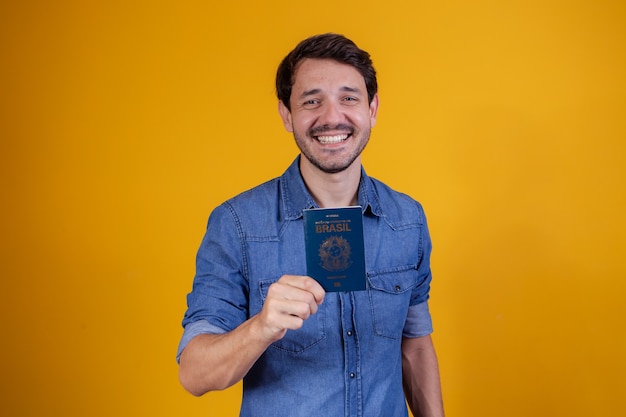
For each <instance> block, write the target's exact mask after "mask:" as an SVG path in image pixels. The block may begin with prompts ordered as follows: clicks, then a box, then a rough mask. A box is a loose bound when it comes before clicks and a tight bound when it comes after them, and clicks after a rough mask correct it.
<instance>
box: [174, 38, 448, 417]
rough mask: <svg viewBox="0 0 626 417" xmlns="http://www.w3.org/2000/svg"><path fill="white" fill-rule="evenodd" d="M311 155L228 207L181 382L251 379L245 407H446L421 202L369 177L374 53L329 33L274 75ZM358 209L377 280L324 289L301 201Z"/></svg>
mask: <svg viewBox="0 0 626 417" xmlns="http://www.w3.org/2000/svg"><path fill="white" fill-rule="evenodd" d="M276 90H277V95H278V99H279V104H278V106H279V113H280V116H281V118H282V121H283V124H284V126H285V128H286V129H287V131H289V132H292V133H293V135H294V137H295V141H296V143H297V145H298V147H299V149H300V155H299V156H298V157H297V158H296V160H295V161H294V162H293V164H292V165H291V166H290V167H289V168H288V169H287V171H286V172H285V173H284V174H283V175H282V176H281V177H279V178H276V179H274V180H272V181H269V182H267V183H264V184H262V185H260V186H258V187H256V188H254V189H252V190H249V191H246V192H244V193H242V194H240V195H238V196H236V197H234V198H232V199H231V200H228V201H226V202H224V203H223V204H222V205H220V206H219V207H217V208H216V209H215V210H214V211H213V213H212V214H211V216H210V218H209V223H208V226H207V231H206V234H205V237H204V239H203V241H202V244H201V246H200V249H199V251H198V256H197V268H196V277H195V279H194V284H193V289H192V292H191V293H190V294H189V295H188V297H187V303H188V309H187V312H186V314H185V318H184V320H183V327H184V333H183V337H182V340H181V343H180V346H179V350H178V360H179V363H180V380H181V383H182V384H183V386H184V387H185V388H186V389H187V390H188V391H189V392H191V393H193V394H194V395H202V394H204V393H206V392H209V391H212V390H219V389H224V388H227V387H229V386H231V385H233V384H235V383H237V382H238V381H240V380H242V379H243V400H242V406H241V415H242V416H245V417H248V416H289V417H298V416H317V415H323V416H325V417H339V416H365V417H368V416H371V417H381V416H390V417H395V416H400V417H404V416H407V415H408V410H407V406H406V403H407V402H408V404H409V406H410V408H411V411H412V412H413V414H414V415H415V416H416V417H420V416H431V417H434V416H443V406H442V401H441V389H440V382H439V371H438V365H437V358H436V354H435V349H434V347H433V343H432V339H431V337H430V334H431V333H432V322H431V317H430V313H429V309H428V298H429V290H430V281H431V271H430V252H431V241H430V236H429V233H428V228H427V224H426V218H425V216H424V212H423V209H422V207H421V205H420V204H419V203H418V202H416V201H415V200H413V199H412V198H410V197H408V196H407V195H405V194H401V193H398V192H396V191H394V190H392V189H390V188H389V187H388V186H386V185H385V184H383V183H381V182H380V181H377V180H375V179H373V178H371V177H369V176H367V175H366V173H365V170H364V169H363V167H362V166H361V152H362V151H363V149H364V148H365V146H366V145H367V142H368V140H369V137H370V132H371V128H372V127H373V126H374V124H375V123H376V115H377V111H378V104H379V101H378V94H377V81H376V72H375V71H374V68H373V66H372V62H371V59H370V56H369V54H368V53H367V52H365V51H363V50H361V49H359V48H358V47H357V46H356V45H355V44H354V43H353V42H352V41H350V40H349V39H347V38H345V37H343V36H341V35H335V34H325V35H318V36H314V37H311V38H309V39H306V40H304V41H302V42H301V43H300V44H299V45H298V46H297V47H296V48H295V49H294V50H293V51H292V52H290V53H289V54H288V55H287V56H286V57H285V59H284V60H283V61H282V63H281V64H280V66H279V68H278V72H277V76H276ZM355 205H356V206H359V207H361V211H362V216H363V234H364V238H365V261H366V275H367V289H366V290H365V291H354V292H332V293H325V292H324V289H323V288H322V287H321V286H320V284H319V283H318V282H317V281H315V280H314V279H312V278H310V277H308V276H306V253H305V248H304V240H305V239H304V221H303V212H304V210H306V209H310V208H330V207H344V206H355Z"/></svg>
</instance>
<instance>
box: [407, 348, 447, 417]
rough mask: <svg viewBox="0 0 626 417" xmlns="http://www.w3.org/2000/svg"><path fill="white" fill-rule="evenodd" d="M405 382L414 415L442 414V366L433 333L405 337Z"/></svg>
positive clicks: (431, 415) (424, 416) (432, 416)
mask: <svg viewBox="0 0 626 417" xmlns="http://www.w3.org/2000/svg"><path fill="white" fill-rule="evenodd" d="M402 381H403V385H404V392H405V396H406V399H407V402H408V404H409V407H410V408H411V412H412V413H413V415H414V416H415V417H443V415H444V412H443V401H442V397H441V382H440V378H439V365H438V362H437V355H436V353H435V347H434V345H433V343H432V339H431V337H430V336H424V337H419V338H405V339H403V340H402Z"/></svg>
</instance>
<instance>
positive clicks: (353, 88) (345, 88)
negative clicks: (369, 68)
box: [340, 85, 361, 93]
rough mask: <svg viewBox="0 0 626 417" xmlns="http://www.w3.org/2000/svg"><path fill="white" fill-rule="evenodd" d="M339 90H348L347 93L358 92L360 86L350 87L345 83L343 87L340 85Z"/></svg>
mask: <svg viewBox="0 0 626 417" xmlns="http://www.w3.org/2000/svg"><path fill="white" fill-rule="evenodd" d="M340 90H341V91H345V92H348V93H360V92H361V89H360V88H358V87H350V86H347V85H346V86H344V87H341V88H340Z"/></svg>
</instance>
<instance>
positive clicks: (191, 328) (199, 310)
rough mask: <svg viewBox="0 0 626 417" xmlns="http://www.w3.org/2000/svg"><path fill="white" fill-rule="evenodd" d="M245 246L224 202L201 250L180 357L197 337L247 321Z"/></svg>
mask: <svg viewBox="0 0 626 417" xmlns="http://www.w3.org/2000/svg"><path fill="white" fill-rule="evenodd" d="M242 246H243V245H242V233H241V230H240V228H239V222H238V221H237V220H236V217H235V213H234V211H233V210H232V207H231V206H230V205H229V204H227V203H224V204H222V205H221V206H219V207H217V208H216V209H215V210H214V211H213V212H212V213H211V216H210V217H209V221H208V225H207V230H206V233H205V235H204V238H203V240H202V243H201V244H200V248H199V249H198V254H197V257H196V275H195V277H194V280H193V288H192V290H191V292H190V293H189V294H188V295H187V311H186V312H185V316H184V318H183V322H182V325H183V328H184V332H183V336H182V339H181V341H180V345H179V348H178V353H177V358H178V357H179V356H180V353H181V352H182V351H183V349H184V348H185V346H186V345H187V343H189V341H190V340H191V339H192V338H193V337H195V336H197V335H198V334H202V333H211V334H219V333H225V332H228V331H231V330H233V329H235V328H236V327H237V326H239V325H240V324H241V323H243V322H244V321H245V320H246V319H247V317H248V297H247V294H248V287H249V286H248V281H247V279H246V278H245V273H244V270H245V260H244V255H243V250H242Z"/></svg>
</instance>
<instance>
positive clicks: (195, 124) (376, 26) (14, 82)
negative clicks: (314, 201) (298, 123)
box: [0, 0, 626, 417]
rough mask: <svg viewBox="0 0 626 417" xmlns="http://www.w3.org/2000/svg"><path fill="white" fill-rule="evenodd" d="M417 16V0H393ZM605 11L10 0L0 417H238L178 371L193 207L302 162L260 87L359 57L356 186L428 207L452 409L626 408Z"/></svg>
mask: <svg viewBox="0 0 626 417" xmlns="http://www.w3.org/2000/svg"><path fill="white" fill-rule="evenodd" d="M409 4H410V5H409ZM625 17H626V12H625V8H624V3H623V2H621V1H618V0H615V1H611V0H598V1H594V2H590V1H569V2H567V1H556V0H529V1H511V2H509V1H502V0H479V1H429V2H408V1H407V2H404V1H397V0H390V1H385V2H380V1H369V0H368V1H361V2H347V1H346V2H340V1H336V0H321V1H318V2H315V3H311V2H279V1H273V2H272V1H253V0H248V1H242V2H220V3H216V2H213V3H212V2H210V1H195V2H162V1H142V2H132V1H130V2H129V1H93V2H89V1H85V2H81V1H69V0H66V1H56V2H43V1H23V2H8V1H3V2H2V4H1V5H0V59H1V62H0V64H1V65H0V158H1V164H0V184H1V187H2V188H1V192H2V208H1V211H0V227H1V229H0V230H1V236H2V240H1V241H2V246H1V248H0V249H1V250H0V257H1V262H0V274H1V277H2V291H0V294H1V295H0V297H2V301H1V302H0V309H1V310H0V313H1V319H0V320H2V331H3V342H2V344H1V345H0V346H1V347H0V358H1V359H0V360H1V361H2V368H1V374H2V376H3V378H2V380H3V382H2V387H1V390H0V392H1V394H0V395H1V400H0V414H1V415H6V416H48V415H59V416H114V415H115V416H139V415H152V416H175V415H176V416H180V415H185V416H235V415H236V414H237V410H238V401H239V399H238V397H239V395H240V391H239V389H240V388H239V387H238V386H237V387H235V388H233V389H230V390H227V391H225V392H220V393H213V394H210V395H208V396H206V397H203V398H201V399H196V398H193V397H191V396H190V395H188V394H187V393H185V392H184V391H183V389H182V388H181V387H180V386H179V384H178V381H177V365H176V364H175V361H174V354H175V351H176V346H177V343H178V339H179V336H180V333H181V329H180V320H181V318H182V314H183V312H184V309H185V295H186V293H187V292H188V291H189V289H190V287H191V280H192V277H193V273H194V257H195V251H196V249H197V246H198V244H199V241H200V239H201V237H202V233H203V231H204V226H205V224H206V219H207V216H208V214H209V212H210V210H211V209H212V208H213V207H214V206H216V205H217V204H218V203H220V202H221V201H222V200H224V199H225V198H228V197H230V196H232V195H234V194H235V193H238V192H239V191H242V190H244V189H246V188H248V187H251V186H253V185H255V184H257V183H259V182H261V181H264V180H266V179H269V178H272V177H274V176H276V175H279V174H280V173H282V171H283V170H284V168H285V167H286V166H287V165H288V163H289V162H290V161H291V160H292V158H293V157H294V156H295V155H296V148H295V146H294V145H293V143H292V139H291V137H290V135H289V134H287V133H286V132H284V131H283V128H282V125H281V123H280V120H279V118H278V115H277V112H276V99H275V98H274V95H273V88H272V85H273V76H274V71H275V68H276V65H277V64H278V62H279V60H280V59H281V58H282V57H283V55H284V54H285V53H286V52H287V51H288V50H289V49H290V48H291V47H293V46H294V45H295V43H296V42H297V41H299V40H300V39H302V38H303V37H305V36H308V35H311V34H313V33H318V32H326V31H335V32H340V33H344V34H346V35H348V36H349V37H352V38H353V39H354V40H355V41H356V42H357V43H358V44H359V45H360V46H362V47H364V48H365V49H367V50H369V51H370V52H371V53H372V55H373V57H374V62H375V64H376V67H377V69H378V71H379V82H380V87H381V88H380V96H381V108H380V113H379V120H378V125H377V126H376V128H375V130H374V133H373V137H372V142H371V143H370V146H369V148H368V149H367V151H366V154H365V156H364V162H365V164H366V167H367V169H368V172H369V174H370V175H373V176H376V177H378V178H380V179H382V180H384V181H386V182H387V183H389V184H390V185H392V186H394V187H396V188H398V189H402V190H404V191H406V192H408V193H410V194H411V195H413V196H414V197H416V198H418V199H419V200H420V201H422V202H423V203H424V205H425V207H426V209H427V214H428V215H429V221H430V226H431V229H432V230H431V232H432V235H433V239H434V244H435V252H434V255H433V267H434V271H435V281H434V284H433V288H432V302H431V305H432V311H433V314H434V318H435V326H436V333H435V336H434V337H435V341H436V343H437V346H438V351H439V356H440V361H441V371H442V380H443V390H444V396H445V402H446V407H447V411H448V416H459V417H460V416H464V417H491V416H493V417H502V416H507V417H517V416H520V417H521V416H524V417H526V416H567V417H583V416H585V417H587V416H618V415H625V414H626V406H625V405H624V401H623V395H624V393H625V392H626V386H625V385H626V382H625V379H624V375H626V360H625V359H624V354H625V352H626V336H625V334H626V307H625V305H626V303H625V302H624V296H625V293H626V284H625V281H626V280H625V278H626V267H625V256H624V252H625V248H626V238H625V236H626V221H625V220H624V213H625V212H626V210H625V209H626V193H625V188H626V187H625V180H626V168H625V167H626V158H625V157H626V144H625V143H626V117H625V116H626V115H625V112H624V111H625V110H626V81H625V80H626V78H625V76H624V74H626V51H625V46H626V29H625V27H626V25H625V23H626V22H625V19H624V18H625Z"/></svg>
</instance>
